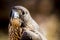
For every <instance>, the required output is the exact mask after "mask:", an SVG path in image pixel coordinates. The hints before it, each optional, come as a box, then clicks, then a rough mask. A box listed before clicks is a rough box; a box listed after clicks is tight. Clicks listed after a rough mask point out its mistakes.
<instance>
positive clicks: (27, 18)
mask: <svg viewBox="0 0 60 40" xmlns="http://www.w3.org/2000/svg"><path fill="white" fill-rule="evenodd" d="M8 29H9V40H47V39H46V37H45V36H44V35H43V34H41V33H40V27H39V25H38V24H37V23H36V22H35V21H34V20H33V18H32V17H31V15H30V12H29V11H28V9H26V8H25V7H23V6H14V7H13V8H12V10H11V13H10V22H9V27H8Z"/></svg>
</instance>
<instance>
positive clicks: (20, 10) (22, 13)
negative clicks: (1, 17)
mask: <svg viewBox="0 0 60 40" xmlns="http://www.w3.org/2000/svg"><path fill="white" fill-rule="evenodd" d="M10 17H11V18H20V19H22V20H24V21H28V20H29V19H30V13H29V11H28V10H27V9H26V8H25V7H23V6H14V7H13V8H12V11H11V15H10Z"/></svg>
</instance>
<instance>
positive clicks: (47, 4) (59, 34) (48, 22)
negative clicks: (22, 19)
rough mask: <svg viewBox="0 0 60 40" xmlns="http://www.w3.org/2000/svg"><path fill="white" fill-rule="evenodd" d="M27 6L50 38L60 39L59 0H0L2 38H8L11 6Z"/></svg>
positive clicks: (0, 30) (0, 36)
mask: <svg viewBox="0 0 60 40" xmlns="http://www.w3.org/2000/svg"><path fill="white" fill-rule="evenodd" d="M16 5H21V6H24V7H26V8H27V9H28V10H29V11H30V13H31V16H32V18H33V19H34V20H35V21H36V22H37V23H38V24H39V26H40V28H41V32H42V33H43V35H45V36H46V37H47V39H48V40H60V1H59V0H0V40H8V23H9V14H10V11H11V7H13V6H16Z"/></svg>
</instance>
